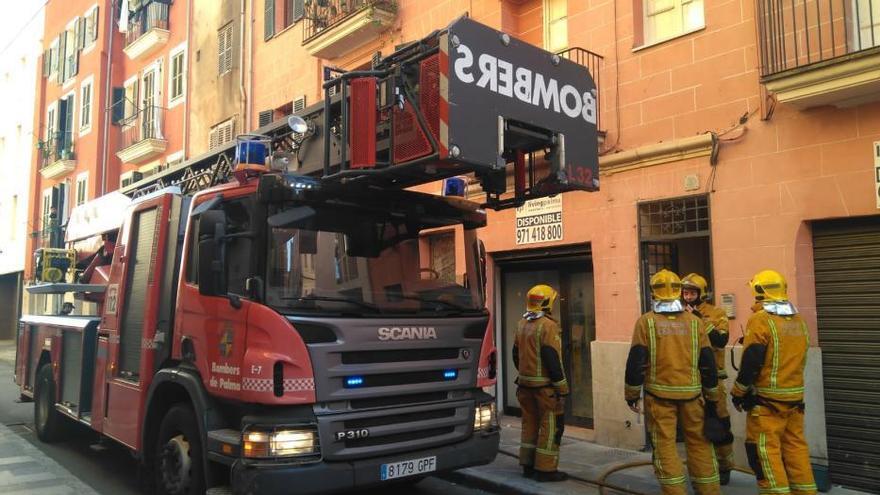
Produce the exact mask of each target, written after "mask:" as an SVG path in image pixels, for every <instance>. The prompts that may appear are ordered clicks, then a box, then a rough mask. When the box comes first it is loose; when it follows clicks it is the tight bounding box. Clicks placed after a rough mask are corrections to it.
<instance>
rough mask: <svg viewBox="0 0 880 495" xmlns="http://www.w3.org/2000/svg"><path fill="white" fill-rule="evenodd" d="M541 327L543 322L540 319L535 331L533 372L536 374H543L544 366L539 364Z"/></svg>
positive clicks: (542, 327)
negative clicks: (534, 363)
mask: <svg viewBox="0 0 880 495" xmlns="http://www.w3.org/2000/svg"><path fill="white" fill-rule="evenodd" d="M543 329H544V322H543V321H542V322H541V323H538V329H537V330H536V331H535V361H536V363H537V364H536V367H535V373H536V374H537V375H538V376H544V375H543V370H544V367H543V365H542V364H541V330H543Z"/></svg>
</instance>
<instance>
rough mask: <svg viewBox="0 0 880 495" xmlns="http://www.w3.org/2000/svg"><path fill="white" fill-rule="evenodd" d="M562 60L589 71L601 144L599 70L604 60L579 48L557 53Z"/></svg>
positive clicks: (602, 132)
mask: <svg viewBox="0 0 880 495" xmlns="http://www.w3.org/2000/svg"><path fill="white" fill-rule="evenodd" d="M557 55H559V56H560V57H562V58H565V59H568V60H571V61H572V62H574V63H576V64H578V65H583V66H584V67H586V68H587V71H589V73H590V76H591V77H592V78H593V82H594V83H596V130H597V131H598V132H599V142H600V143H601V142H603V141H604V140H605V130H604V129H603V128H602V106H601V103H602V99H601V98H599V95H600V94H601V93H600V88H601V85H600V81H599V68H600V67H601V66H602V64H603V63H604V62H605V59H604V58H603V57H602V55H598V54H596V53H593V52H591V51H590V50H586V49H584V48H580V47H573V48H569V49H568V50H563V51H561V52H559V53H557Z"/></svg>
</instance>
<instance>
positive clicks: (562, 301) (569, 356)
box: [499, 255, 596, 427]
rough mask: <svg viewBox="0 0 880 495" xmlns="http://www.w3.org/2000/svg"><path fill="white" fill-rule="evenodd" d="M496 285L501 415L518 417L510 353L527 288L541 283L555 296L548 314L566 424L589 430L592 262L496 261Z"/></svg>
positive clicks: (593, 333)
mask: <svg viewBox="0 0 880 495" xmlns="http://www.w3.org/2000/svg"><path fill="white" fill-rule="evenodd" d="M499 268H500V272H501V285H502V291H501V294H502V298H501V306H502V315H501V322H502V332H503V337H502V343H501V345H502V346H503V354H504V363H505V368H504V369H505V370H506V372H505V373H504V410H505V413H506V414H512V415H517V416H518V415H520V414H521V411H520V407H519V404H518V403H517V400H516V384H515V383H514V379H515V378H516V368H515V367H514V365H513V357H512V355H511V350H512V349H513V340H514V333H515V332H516V328H517V324H518V322H519V320H520V319H521V318H522V314H523V313H524V312H525V297H526V293H527V292H528V291H529V289H530V288H532V287H533V286H535V285H537V284H542V283H543V284H547V285H550V286H551V287H553V288H555V289H557V290H558V291H559V299H558V300H557V303H556V306H555V307H554V308H553V315H554V317H555V319H556V320H557V321H559V323H560V326H561V327H562V354H563V356H562V361H563V366H564V367H565V370H566V377H567V378H568V381H569V385H570V387H571V396H570V397H569V400H568V401H567V402H566V411H565V415H566V420H565V421H566V423H567V424H573V425H578V426H585V427H592V426H593V376H592V360H591V354H590V343H591V342H592V341H593V340H595V338H596V325H595V305H594V301H595V298H594V294H593V273H592V261H591V260H590V258H589V256H587V255H584V256H581V257H575V258H573V257H565V258H561V257H560V258H556V259H554V258H546V257H542V258H540V259H537V260H535V259H532V260H527V261H526V260H510V261H506V262H505V261H499Z"/></svg>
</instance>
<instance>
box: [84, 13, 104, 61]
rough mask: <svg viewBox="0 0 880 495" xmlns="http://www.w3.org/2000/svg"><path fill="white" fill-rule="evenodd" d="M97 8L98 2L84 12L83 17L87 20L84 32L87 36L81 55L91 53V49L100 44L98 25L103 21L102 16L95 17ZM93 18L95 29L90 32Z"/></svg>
mask: <svg viewBox="0 0 880 495" xmlns="http://www.w3.org/2000/svg"><path fill="white" fill-rule="evenodd" d="M97 10H98V4H97V3H96V4H93V5H92V6H91V7H89V8H88V10H86V13H85V14H83V19H85V20H86V21H85V26H84V28H85V34H83V36H85V45H84V46H83V49H82V53H80V55H85V54H87V53H89V52H90V51H92V49H93V48H95V45H97V44H98V33H99V32H100V30H99V28H98V25H99V24H100V23H101V18H100V17H95V13H96V11H97ZM92 18H95V19H94V26H93V27H94V31H93V32H92V33H89V23H90V22H91V21H92ZM89 34H91V36H89Z"/></svg>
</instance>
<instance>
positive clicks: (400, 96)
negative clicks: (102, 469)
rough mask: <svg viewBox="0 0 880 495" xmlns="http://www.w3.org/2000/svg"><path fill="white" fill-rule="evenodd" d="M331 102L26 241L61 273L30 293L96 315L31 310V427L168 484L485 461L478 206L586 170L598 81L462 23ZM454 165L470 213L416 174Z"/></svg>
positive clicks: (284, 489)
mask: <svg viewBox="0 0 880 495" xmlns="http://www.w3.org/2000/svg"><path fill="white" fill-rule="evenodd" d="M324 93H325V96H324V101H323V102H322V103H320V104H318V105H315V106H313V107H310V108H306V109H305V110H303V111H302V112H300V113H299V114H297V115H295V116H293V117H292V118H290V120H289V121H287V122H283V121H282V122H277V123H274V124H271V125H268V126H266V127H264V128H261V129H259V130H258V135H256V136H249V137H241V138H240V139H239V140H238V142H237V143H236V144H235V145H231V146H227V147H226V148H223V149H220V150H215V151H213V152H212V153H210V154H208V155H205V156H202V157H196V158H195V159H193V160H190V161H189V162H187V163H184V164H182V165H179V166H177V167H174V168H172V169H169V170H166V171H164V172H162V173H160V174H158V175H155V176H152V177H149V178H147V179H143V180H140V181H139V182H137V183H135V184H133V185H131V186H129V187H127V188H125V189H124V190H123V191H122V192H123V193H125V194H126V195H127V196H126V197H122V195H121V194H119V193H114V196H113V198H112V200H111V199H110V198H109V197H102V198H99V199H97V200H95V201H94V202H92V203H89V204H86V205H84V206H82V207H79V208H78V209H77V210H76V211H75V212H74V213H73V215H72V218H71V220H70V223H69V225H68V230H67V249H66V250H63V251H62V252H60V253H59V252H55V251H52V250H42V251H41V252H39V253H38V260H39V261H38V263H37V280H38V281H39V279H40V278H41V277H42V274H44V273H46V274H50V275H49V276H47V277H46V278H47V279H49V280H51V281H52V282H43V283H36V284H34V285H32V286H31V287H29V290H30V291H31V293H32V294H55V296H54V297H62V296H64V297H67V298H68V299H70V298H73V299H74V300H77V299H79V300H81V301H84V302H91V303H94V306H95V307H96V310H95V311H94V312H92V314H72V313H71V312H70V311H66V310H65V311H64V313H65V314H61V315H29V316H25V317H24V318H22V321H21V325H20V331H19V337H18V338H19V340H18V359H17V365H16V382H17V383H18V384H19V385H20V387H21V395H22V397H24V398H26V399H28V400H33V401H34V402H35V407H34V422H35V424H36V431H37V434H38V436H39V438H40V439H41V440H44V441H53V440H56V439H58V438H60V437H62V436H63V435H64V433H65V431H66V429H67V427H68V426H70V424H71V423H72V422H78V423H81V424H83V425H86V426H87V427H89V428H91V429H93V430H94V431H96V432H98V433H99V434H100V435H102V436H103V437H106V438H108V439H112V440H114V441H116V442H118V443H120V444H122V445H124V446H126V447H128V448H129V449H131V451H132V452H133V453H134V454H135V455H136V457H137V458H138V459H139V460H140V461H141V463H142V466H143V467H144V472H145V473H147V476H146V478H147V479H148V480H149V481H150V482H151V483H152V484H154V485H155V488H156V489H157V491H158V492H159V493H167V494H195V493H205V492H206V491H207V492H208V493H211V492H215V493H221V492H225V491H230V490H231V491H233V492H235V493H260V494H268V493H288V492H290V490H291V487H292V486H295V487H296V488H295V491H296V493H300V494H310V493H332V492H338V491H345V490H347V489H351V488H355V487H362V486H369V485H375V484H382V483H394V482H407V481H413V480H418V479H419V478H421V477H423V476H425V475H428V474H431V473H436V472H442V471H448V470H453V469H458V468H462V467H465V466H472V465H478V464H483V463H488V462H491V461H492V460H493V459H494V457H495V455H496V452H497V448H498V441H499V434H498V423H497V419H496V411H495V402H494V398H493V396H492V395H491V394H490V393H487V392H489V391H491V387H492V386H493V385H494V383H495V374H496V349H495V346H494V343H493V337H492V335H493V331H492V328H493V323H492V320H491V316H490V314H489V313H488V312H487V310H486V308H485V297H486V275H485V270H484V259H485V255H484V251H483V249H482V246H481V244H480V242H479V241H478V239H477V235H476V232H477V230H478V229H479V228H481V227H483V226H485V225H486V214H485V210H484V207H486V206H488V207H491V208H507V207H511V206H516V205H518V204H521V203H522V202H523V201H525V200H527V199H530V198H534V197H541V196H546V195H550V194H557V193H561V192H563V191H570V190H595V189H596V188H597V187H598V181H597V177H598V174H597V156H596V151H597V150H596V148H597V144H596V143H597V140H596V125H595V123H596V100H595V98H596V93H595V85H594V83H593V81H592V79H591V78H590V75H589V74H588V72H587V70H586V69H585V68H584V67H582V66H580V65H577V64H575V63H572V62H571V61H569V60H566V59H564V58H560V57H559V56H558V55H554V54H551V53H548V52H545V51H543V50H540V49H538V48H535V47H533V46H531V45H528V44H526V43H522V42H520V41H518V40H516V39H513V38H510V37H509V36H508V35H506V34H503V33H500V32H497V31H495V30H492V29H490V28H487V27H485V26H482V25H480V24H478V23H476V22H474V21H471V20H469V19H466V18H463V19H460V20H458V21H456V22H453V23H452V24H450V25H449V26H448V27H447V28H445V29H443V30H440V31H438V32H435V33H433V34H432V35H430V36H428V37H427V38H425V39H423V40H421V41H418V42H416V43H412V44H410V45H408V46H405V47H403V48H401V49H400V50H398V51H397V52H395V53H393V54H391V55H389V56H387V57H385V58H378V57H377V58H376V59H375V61H374V63H373V67H372V69H371V70H368V71H356V72H332V71H331V73H330V74H329V77H328V78H327V81H326V83H325V84H324ZM466 174H471V175H470V177H473V178H474V179H473V180H474V181H476V182H479V183H480V185H481V186H482V188H483V189H484V191H485V192H486V193H487V196H486V198H487V199H486V203H485V204H484V205H480V204H478V203H473V202H471V201H468V200H466V199H463V198H461V197H456V196H454V195H444V194H430V193H427V192H418V191H416V190H414V189H423V190H426V189H428V188H431V189H432V191H431V192H434V193H436V192H438V191H437V189H438V188H439V186H438V187H435V186H428V184H431V183H434V182H437V181H443V180H445V181H444V182H442V183H443V184H444V189H445V190H446V191H447V192H454V191H456V190H457V192H459V193H461V192H462V189H463V187H462V185H463V184H464V182H463V181H462V180H461V179H460V177H462V176H464V175H466ZM508 177H509V178H510V181H508ZM508 182H510V186H508ZM121 203H123V204H126V205H127V206H124V207H120V206H119V205H120V204H121ZM114 215H117V216H118V220H116V221H113V220H109V221H108V218H113V217H114ZM59 259H61V260H64V262H63V263H61V264H59V263H57V261H58V260H59ZM68 266H70V269H67V267H68ZM71 294H72V296H71ZM88 306H89V305H88V304H86V305H84V307H88ZM77 312H78V311H75V312H73V313H77ZM68 313H71V314H68Z"/></svg>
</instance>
